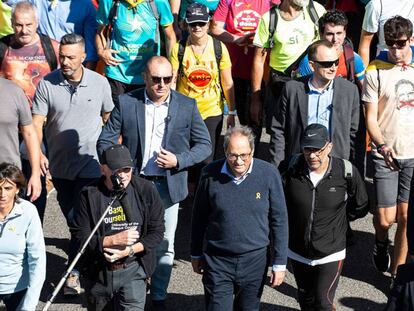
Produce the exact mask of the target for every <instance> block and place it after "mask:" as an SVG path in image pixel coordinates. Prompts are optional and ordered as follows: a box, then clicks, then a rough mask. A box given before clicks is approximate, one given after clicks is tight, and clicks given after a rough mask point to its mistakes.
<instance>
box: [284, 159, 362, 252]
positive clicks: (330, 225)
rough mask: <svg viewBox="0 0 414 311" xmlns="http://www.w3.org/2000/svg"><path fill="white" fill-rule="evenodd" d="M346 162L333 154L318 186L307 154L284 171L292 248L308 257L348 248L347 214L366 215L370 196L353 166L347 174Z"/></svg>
mask: <svg viewBox="0 0 414 311" xmlns="http://www.w3.org/2000/svg"><path fill="white" fill-rule="evenodd" d="M344 169H345V168H344V162H343V161H342V160H341V159H338V158H334V157H331V158H330V163H329V167H328V170H327V172H326V174H325V176H324V177H323V178H322V179H321V180H320V181H319V183H318V184H317V185H316V187H314V185H313V183H312V181H311V180H310V179H309V176H308V166H307V164H306V162H305V159H304V158H303V156H301V157H300V159H299V160H298V161H297V163H296V165H295V167H293V168H291V169H289V170H288V171H287V172H286V173H285V174H284V188H285V196H286V204H287V209H288V216H289V249H290V250H291V251H293V252H295V253H297V254H299V255H301V256H303V257H305V258H309V259H320V258H323V257H325V256H328V255H330V254H333V253H336V252H339V251H341V250H343V249H345V247H346V231H347V214H348V215H352V217H353V218H355V219H356V218H360V217H364V216H365V215H366V214H367V212H368V208H369V206H368V195H367V192H366V189H365V184H364V181H363V180H362V178H361V176H360V175H359V173H358V171H357V169H356V168H355V167H352V179H351V181H347V179H346V178H345V175H344Z"/></svg>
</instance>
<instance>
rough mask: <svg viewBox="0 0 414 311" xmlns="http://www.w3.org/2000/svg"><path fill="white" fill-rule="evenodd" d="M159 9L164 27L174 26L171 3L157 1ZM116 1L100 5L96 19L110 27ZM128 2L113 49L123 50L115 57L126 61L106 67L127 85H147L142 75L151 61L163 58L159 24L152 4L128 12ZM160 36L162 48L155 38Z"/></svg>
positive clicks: (123, 5) (106, 0) (121, 8)
mask: <svg viewBox="0 0 414 311" xmlns="http://www.w3.org/2000/svg"><path fill="white" fill-rule="evenodd" d="M154 2H155V5H156V7H157V9H158V15H159V22H160V24H161V25H162V26H167V25H170V24H172V23H173V21H174V19H173V15H172V13H171V7H170V4H169V3H168V0H154ZM112 3H113V1H112V0H101V1H100V2H99V7H98V12H97V14H96V20H97V21H98V23H99V24H102V25H108V23H109V21H108V16H109V12H110V10H111V7H112ZM128 6H129V5H128V3H126V2H125V1H121V2H120V5H119V8H118V18H117V20H116V21H115V23H114V25H113V27H114V30H113V32H112V41H111V49H113V50H117V51H119V54H114V57H115V58H117V59H119V60H122V63H121V64H119V65H118V66H106V67H105V74H106V76H107V77H109V78H112V79H114V80H118V81H121V82H123V83H127V84H144V80H143V78H142V76H141V73H142V72H143V71H144V67H145V65H146V63H147V61H148V60H149V59H150V58H151V57H152V56H155V55H160V51H161V49H160V36H159V32H158V31H157V28H158V24H157V20H156V18H155V16H154V13H153V11H152V9H151V5H150V4H149V3H148V2H147V1H144V2H142V3H141V4H139V5H138V6H137V7H136V10H128ZM157 33H158V38H157V40H158V46H156V44H155V36H156V35H157Z"/></svg>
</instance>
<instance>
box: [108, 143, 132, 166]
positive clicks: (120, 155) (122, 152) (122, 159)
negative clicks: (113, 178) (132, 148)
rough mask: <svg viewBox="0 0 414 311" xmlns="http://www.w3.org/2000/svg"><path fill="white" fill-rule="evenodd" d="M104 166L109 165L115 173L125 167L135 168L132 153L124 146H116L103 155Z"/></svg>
mask: <svg viewBox="0 0 414 311" xmlns="http://www.w3.org/2000/svg"><path fill="white" fill-rule="evenodd" d="M102 164H106V165H108V167H109V168H110V169H111V170H113V171H116V170H119V169H120V168H124V167H134V162H132V159H131V153H130V152H129V150H128V148H127V147H125V146H124V145H114V146H111V147H109V148H108V149H106V150H105V151H104V153H103V155H102Z"/></svg>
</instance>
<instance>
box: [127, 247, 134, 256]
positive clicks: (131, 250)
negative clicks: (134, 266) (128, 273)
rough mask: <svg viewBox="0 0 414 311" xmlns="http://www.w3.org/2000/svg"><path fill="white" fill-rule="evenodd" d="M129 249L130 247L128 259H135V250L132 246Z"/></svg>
mask: <svg viewBox="0 0 414 311" xmlns="http://www.w3.org/2000/svg"><path fill="white" fill-rule="evenodd" d="M128 247H129V253H128V257H134V255H135V252H134V248H133V247H132V246H128Z"/></svg>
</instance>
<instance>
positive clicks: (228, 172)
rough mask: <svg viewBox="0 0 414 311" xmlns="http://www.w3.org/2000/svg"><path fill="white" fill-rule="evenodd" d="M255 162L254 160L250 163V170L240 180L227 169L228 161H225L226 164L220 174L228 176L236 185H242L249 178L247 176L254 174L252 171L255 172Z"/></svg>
mask: <svg viewBox="0 0 414 311" xmlns="http://www.w3.org/2000/svg"><path fill="white" fill-rule="evenodd" d="M253 161H254V158H253V159H252V162H251V163H250V167H249V169H248V170H247V171H246V172H245V173H244V174H243V175H242V176H240V177H238V178H237V177H235V176H234V175H233V173H232V172H231V171H230V170H229V169H228V167H227V161H224V164H223V166H222V167H221V171H220V173H222V174H226V175H227V176H229V177H230V178H231V179H232V181H233V182H234V183H235V184H236V185H240V184H241V183H242V182H243V181H244V180H245V179H246V178H247V176H248V175H249V174H250V173H251V172H252V170H253Z"/></svg>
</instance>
